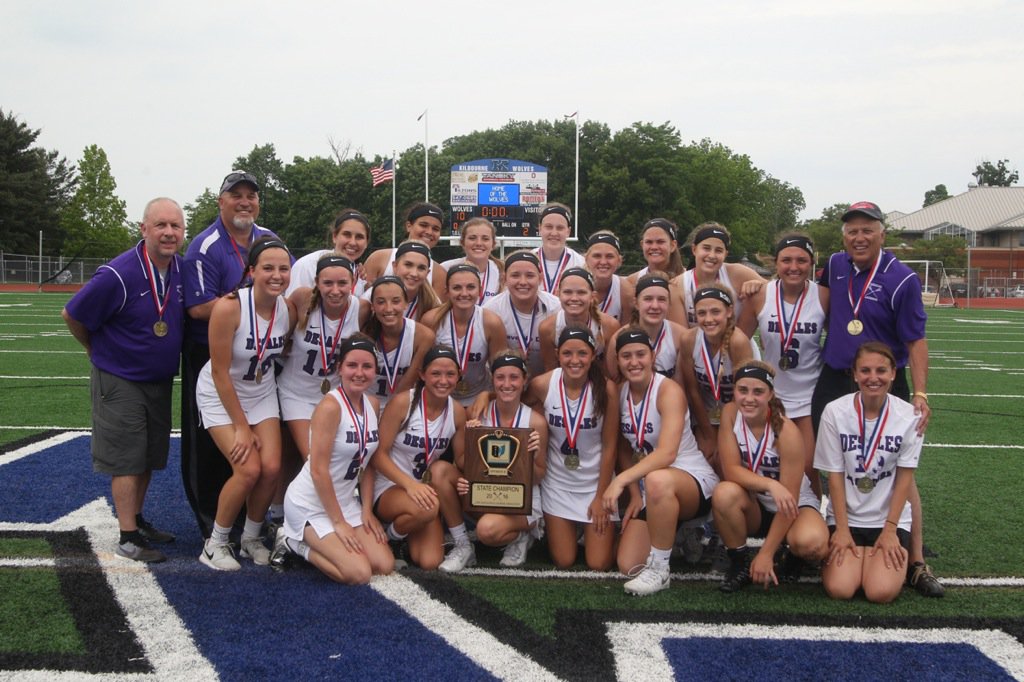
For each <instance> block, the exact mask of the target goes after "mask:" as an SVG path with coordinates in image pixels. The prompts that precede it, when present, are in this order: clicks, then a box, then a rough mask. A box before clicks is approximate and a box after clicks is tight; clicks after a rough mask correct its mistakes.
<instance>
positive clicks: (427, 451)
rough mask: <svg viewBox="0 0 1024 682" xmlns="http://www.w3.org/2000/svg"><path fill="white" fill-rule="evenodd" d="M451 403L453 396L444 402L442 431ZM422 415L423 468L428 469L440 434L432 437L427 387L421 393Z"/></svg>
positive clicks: (440, 418)
mask: <svg viewBox="0 0 1024 682" xmlns="http://www.w3.org/2000/svg"><path fill="white" fill-rule="evenodd" d="M450 403H451V398H446V399H445V403H444V411H443V412H442V413H441V416H440V417H439V421H440V422H441V430H442V431H443V430H444V423H445V421H447V418H448V405H449V404H450ZM420 417H421V418H422V419H423V465H424V469H423V470H424V471H426V470H427V469H429V468H430V462H431V458H432V456H433V454H434V450H435V441H437V440H438V439H439V438H440V436H438V438H435V439H433V440H432V439H431V438H430V422H429V421H427V396H426V389H424V390H423V393H421V394H420Z"/></svg>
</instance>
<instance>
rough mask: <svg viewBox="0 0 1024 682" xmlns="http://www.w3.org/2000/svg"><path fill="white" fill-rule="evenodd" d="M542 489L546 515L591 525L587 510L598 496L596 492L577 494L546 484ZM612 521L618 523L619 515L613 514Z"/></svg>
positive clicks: (541, 485)
mask: <svg viewBox="0 0 1024 682" xmlns="http://www.w3.org/2000/svg"><path fill="white" fill-rule="evenodd" d="M540 489H541V495H543V497H544V510H543V511H544V514H548V515H551V516H557V517H558V518H560V519H566V520H568V521H576V522H577V523H590V519H589V518H588V517H587V510H588V509H589V508H590V503H591V502H593V501H594V495H596V494H597V491H596V490H595V491H593V492H582V493H577V492H571V491H569V490H561V489H559V488H553V487H551V486H548V485H544V483H541V484H540ZM611 519H612V521H618V520H619V515H618V513H615V514H612V517H611Z"/></svg>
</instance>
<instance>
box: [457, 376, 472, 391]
mask: <svg viewBox="0 0 1024 682" xmlns="http://www.w3.org/2000/svg"><path fill="white" fill-rule="evenodd" d="M467 390H469V384H467V383H466V382H465V380H463V379H459V383H457V384H455V391H456V393H465V392H466V391H467Z"/></svg>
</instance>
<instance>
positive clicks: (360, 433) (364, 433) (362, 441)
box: [338, 386, 370, 469]
mask: <svg viewBox="0 0 1024 682" xmlns="http://www.w3.org/2000/svg"><path fill="white" fill-rule="evenodd" d="M338 393H339V394H340V395H341V402H342V404H344V405H345V409H346V410H348V413H349V416H351V417H352V423H353V424H354V425H355V427H356V442H357V443H358V444H359V468H360V469H361V468H363V460H364V459H366V441H368V440H370V420H369V419H367V418H366V410H367V409H369V408H368V405H367V404H366V396H365V395H364V396H363V418H362V419H360V418H359V415H358V414H356V411H355V408H353V407H352V403H351V402H350V401H349V399H348V396H347V395H345V391H343V390H342V388H341V386H339V387H338Z"/></svg>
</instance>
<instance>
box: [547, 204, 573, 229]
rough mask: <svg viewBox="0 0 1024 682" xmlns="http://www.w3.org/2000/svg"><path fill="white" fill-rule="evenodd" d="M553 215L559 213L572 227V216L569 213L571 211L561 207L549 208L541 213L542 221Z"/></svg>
mask: <svg viewBox="0 0 1024 682" xmlns="http://www.w3.org/2000/svg"><path fill="white" fill-rule="evenodd" d="M552 213H557V214H558V215H560V216H562V217H563V218H565V222H567V223H569V224H570V225H572V214H571V213H569V209H567V208H563V207H561V206H548V207H547V208H545V209H544V210H543V211H541V213H540V219H541V220H544V218H546V217H547V216H549V215H551V214H552Z"/></svg>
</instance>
